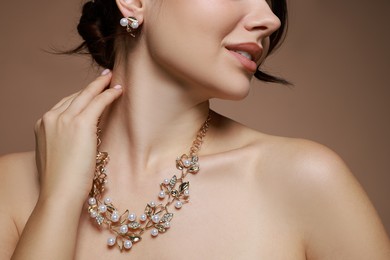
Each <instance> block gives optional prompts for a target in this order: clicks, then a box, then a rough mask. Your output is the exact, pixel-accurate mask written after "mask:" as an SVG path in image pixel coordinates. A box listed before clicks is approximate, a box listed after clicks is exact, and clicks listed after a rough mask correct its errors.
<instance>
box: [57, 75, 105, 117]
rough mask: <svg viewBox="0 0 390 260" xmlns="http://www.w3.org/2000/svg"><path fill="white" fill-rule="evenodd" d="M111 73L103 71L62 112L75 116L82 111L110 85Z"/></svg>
mask: <svg viewBox="0 0 390 260" xmlns="http://www.w3.org/2000/svg"><path fill="white" fill-rule="evenodd" d="M111 76H112V73H111V72H110V71H109V70H105V71H104V72H103V73H102V75H100V76H99V77H98V78H97V79H96V80H94V81H93V82H91V83H90V84H89V85H88V86H87V87H86V88H85V89H84V90H82V91H81V93H80V94H79V95H77V96H76V97H75V98H74V99H73V101H72V102H71V103H70V105H69V107H68V108H67V109H66V111H64V113H66V114H67V115H68V116H75V115H77V114H79V113H81V111H83V110H84V109H85V108H86V107H87V106H88V104H89V103H90V102H91V101H92V100H93V99H94V98H95V97H96V96H97V95H99V94H100V93H102V91H104V89H105V88H106V87H107V86H108V85H109V84H110V81H111Z"/></svg>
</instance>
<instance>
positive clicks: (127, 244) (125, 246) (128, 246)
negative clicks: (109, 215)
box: [123, 240, 133, 249]
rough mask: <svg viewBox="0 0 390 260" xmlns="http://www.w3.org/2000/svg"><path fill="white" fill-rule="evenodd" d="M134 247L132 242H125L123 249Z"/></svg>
mask: <svg viewBox="0 0 390 260" xmlns="http://www.w3.org/2000/svg"><path fill="white" fill-rule="evenodd" d="M132 246H133V243H131V241H130V240H125V242H123V247H124V248H126V249H130V248H131V247H132Z"/></svg>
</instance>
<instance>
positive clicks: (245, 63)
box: [227, 49, 257, 73]
mask: <svg viewBox="0 0 390 260" xmlns="http://www.w3.org/2000/svg"><path fill="white" fill-rule="evenodd" d="M227 50H228V51H229V53H230V54H231V55H232V56H233V57H234V58H235V60H236V62H237V61H238V62H239V64H240V65H241V67H243V68H244V69H245V70H246V71H248V72H249V73H255V72H256V70H257V64H256V62H254V61H253V60H252V59H253V57H252V55H250V54H249V53H248V52H246V51H241V50H229V49H227Z"/></svg>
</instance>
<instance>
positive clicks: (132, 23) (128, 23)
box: [119, 16, 139, 37]
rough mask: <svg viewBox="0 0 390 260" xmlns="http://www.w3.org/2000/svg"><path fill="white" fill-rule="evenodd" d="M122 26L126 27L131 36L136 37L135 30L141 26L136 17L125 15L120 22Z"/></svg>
mask: <svg viewBox="0 0 390 260" xmlns="http://www.w3.org/2000/svg"><path fill="white" fill-rule="evenodd" d="M119 23H120V24H121V26H122V27H126V30H127V32H129V33H130V35H131V36H133V37H135V34H134V33H135V30H137V28H138V27H139V22H138V20H137V18H135V17H131V16H129V17H127V18H126V17H124V18H122V19H121V20H120V22H119Z"/></svg>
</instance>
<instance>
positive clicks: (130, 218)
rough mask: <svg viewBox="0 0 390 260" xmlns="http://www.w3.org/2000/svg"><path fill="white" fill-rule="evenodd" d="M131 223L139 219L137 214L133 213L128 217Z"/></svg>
mask: <svg viewBox="0 0 390 260" xmlns="http://www.w3.org/2000/svg"><path fill="white" fill-rule="evenodd" d="M128 219H129V220H130V221H135V220H136V219H137V215H136V214H135V213H131V214H130V215H129V217H128Z"/></svg>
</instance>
